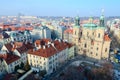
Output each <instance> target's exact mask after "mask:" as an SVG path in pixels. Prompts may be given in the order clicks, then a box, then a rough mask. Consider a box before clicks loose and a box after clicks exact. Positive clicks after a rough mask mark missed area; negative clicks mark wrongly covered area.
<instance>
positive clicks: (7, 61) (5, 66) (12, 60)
mask: <svg viewBox="0 0 120 80" xmlns="http://www.w3.org/2000/svg"><path fill="white" fill-rule="evenodd" d="M2 52H3V51H2ZM5 52H6V51H5ZM0 63H1V65H0V75H1V76H3V75H6V74H7V73H12V72H14V70H15V66H18V65H20V63H21V62H20V57H19V56H16V55H14V54H12V53H4V54H3V53H2V54H1V53H0Z"/></svg>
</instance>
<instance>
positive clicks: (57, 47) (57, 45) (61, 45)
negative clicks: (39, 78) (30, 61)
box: [28, 40, 73, 58]
mask: <svg viewBox="0 0 120 80" xmlns="http://www.w3.org/2000/svg"><path fill="white" fill-rule="evenodd" d="M38 41H39V40H38ZM52 44H54V47H53V45H52ZM52 44H49V45H44V46H45V49H43V46H42V47H41V48H40V49H38V50H34V49H33V50H29V52H28V53H29V54H32V55H38V56H42V57H46V58H48V57H50V56H53V55H54V54H57V53H58V52H61V51H62V50H64V49H66V48H70V47H72V46H73V45H72V44H70V43H67V42H64V41H63V40H55V41H53V42H52Z"/></svg>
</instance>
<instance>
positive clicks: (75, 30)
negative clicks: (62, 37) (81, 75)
mask: <svg viewBox="0 0 120 80" xmlns="http://www.w3.org/2000/svg"><path fill="white" fill-rule="evenodd" d="M79 34H80V18H79V16H77V17H75V25H74V26H73V40H72V42H73V44H74V45H75V46H76V47H75V53H77V52H78V41H79V37H80V35H79Z"/></svg>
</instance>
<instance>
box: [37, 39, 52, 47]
mask: <svg viewBox="0 0 120 80" xmlns="http://www.w3.org/2000/svg"><path fill="white" fill-rule="evenodd" d="M49 41H51V39H41V40H36V41H35V44H36V45H37V46H38V45H45V44H47V43H48V42H49Z"/></svg>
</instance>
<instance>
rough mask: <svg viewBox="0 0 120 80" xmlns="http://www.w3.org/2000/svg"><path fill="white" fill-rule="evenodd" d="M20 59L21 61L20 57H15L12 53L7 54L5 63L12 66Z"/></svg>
mask: <svg viewBox="0 0 120 80" xmlns="http://www.w3.org/2000/svg"><path fill="white" fill-rule="evenodd" d="M18 59H20V57H19V56H16V55H13V54H11V53H7V58H6V59H5V61H6V63H7V64H10V63H13V62H15V61H17V60H18Z"/></svg>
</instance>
